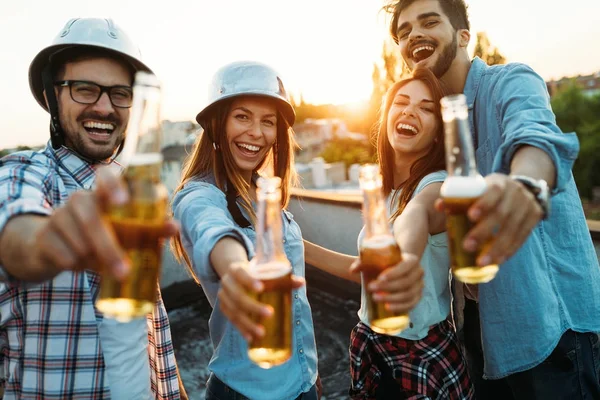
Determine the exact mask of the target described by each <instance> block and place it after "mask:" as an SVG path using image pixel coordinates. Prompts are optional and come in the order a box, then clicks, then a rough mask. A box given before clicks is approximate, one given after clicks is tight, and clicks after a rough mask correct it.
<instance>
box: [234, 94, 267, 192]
mask: <svg viewBox="0 0 600 400" xmlns="http://www.w3.org/2000/svg"><path fill="white" fill-rule="evenodd" d="M225 133H226V137H227V144H228V146H229V151H230V152H231V155H232V157H233V160H234V162H235V165H236V166H237V167H238V168H239V170H240V173H241V174H242V176H243V177H244V178H245V179H246V180H247V181H248V182H249V181H250V179H251V177H252V173H253V172H254V171H256V169H257V168H258V167H259V166H260V164H261V163H262V161H263V160H264V158H265V157H266V156H267V154H268V153H269V151H270V150H271V147H272V146H273V144H274V143H275V139H276V138H277V108H276V106H275V101H274V100H270V99H267V98H264V97H256V96H241V97H238V98H236V99H235V100H233V102H232V103H231V108H230V110H229V112H228V114H227V119H226V122H225Z"/></svg>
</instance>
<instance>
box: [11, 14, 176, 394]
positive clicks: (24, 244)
mask: <svg viewBox="0 0 600 400" xmlns="http://www.w3.org/2000/svg"><path fill="white" fill-rule="evenodd" d="M138 70H144V71H150V69H149V68H148V67H147V66H146V65H145V64H143V63H142V62H141V61H140V53H139V51H138V49H137V48H136V46H135V45H134V44H133V43H132V42H131V40H130V39H129V37H128V36H127V35H126V34H125V33H124V32H123V31H122V30H121V29H120V28H119V27H118V26H116V25H115V24H114V23H113V22H112V21H111V20H105V19H93V18H89V19H72V20H70V21H69V22H68V23H67V24H66V25H65V27H64V28H63V29H62V30H61V31H60V32H59V34H58V35H57V37H56V38H55V39H54V41H53V43H52V45H50V46H48V47H46V48H44V49H43V50H42V51H40V52H39V53H38V54H37V56H36V57H35V58H34V60H33V62H32V63H31V66H30V69H29V83H30V88H31V91H32V93H33V95H34V97H35V99H36V100H37V101H38V103H39V104H40V105H41V106H42V107H43V108H44V109H45V110H47V111H48V112H49V113H50V117H51V123H50V133H51V140H50V141H49V142H48V145H47V146H46V147H45V148H44V149H43V150H40V151H38V152H32V151H27V152H19V153H14V154H12V155H9V156H7V157H5V158H3V159H2V160H0V210H1V211H0V281H1V282H0V316H1V318H0V366H2V367H3V368H0V386H1V387H3V388H4V399H17V398H18V399H22V398H31V399H66V398H69V399H106V398H112V399H150V398H152V399H180V398H186V395H185V391H184V390H183V387H182V386H181V385H180V380H179V379H178V372H177V367H176V363H175V357H174V352H173V345H172V342H171V334H170V329H169V324H168V318H167V314H166V310H165V308H164V305H163V302H162V299H161V297H160V294H159V296H158V299H157V303H156V305H155V307H154V310H153V312H152V313H151V314H149V315H148V318H147V320H146V319H142V320H134V321H132V322H130V323H125V324H119V323H116V322H114V321H113V320H110V319H108V318H103V316H102V314H101V313H100V312H99V311H98V310H96V309H95V307H94V303H95V299H96V297H97V295H98V289H99V281H100V278H99V275H98V274H97V272H96V271H95V270H96V269H97V268H98V266H100V265H106V266H107V267H108V268H109V269H110V272H112V273H113V274H114V275H115V276H117V277H123V276H124V275H125V274H126V273H127V269H128V265H127V263H126V261H125V258H124V256H123V251H122V250H121V249H120V247H119V246H118V244H117V243H116V241H115V239H114V238H113V236H112V235H111V233H110V229H109V228H108V226H107V225H106V223H105V222H104V221H103V220H102V218H101V209H102V207H103V206H104V205H105V204H107V203H109V202H110V203H119V202H124V201H126V199H127V192H126V191H125V190H123V188H122V187H121V185H120V181H119V179H118V175H117V173H118V171H119V169H120V168H119V165H118V164H117V163H116V162H115V161H114V160H113V159H114V157H115V156H116V155H117V154H118V151H119V149H120V147H121V144H122V142H123V139H124V136H125V129H126V127H127V122H128V119H129V107H131V100H132V89H131V86H132V83H133V75H134V73H135V72H136V71H138ZM150 72H151V71H150ZM92 188H94V190H89V189H92ZM176 230H177V229H176V226H175V225H174V223H173V222H171V221H169V222H167V223H166V224H165V226H164V236H165V237H168V236H171V235H173V234H174V233H175V232H176ZM157 290H158V289H157Z"/></svg>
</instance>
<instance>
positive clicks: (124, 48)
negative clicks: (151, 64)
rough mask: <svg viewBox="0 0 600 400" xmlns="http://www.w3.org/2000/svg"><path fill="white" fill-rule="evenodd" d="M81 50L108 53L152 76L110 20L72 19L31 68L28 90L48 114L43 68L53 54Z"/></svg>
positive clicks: (125, 37)
mask: <svg viewBox="0 0 600 400" xmlns="http://www.w3.org/2000/svg"><path fill="white" fill-rule="evenodd" d="M79 46H82V47H90V48H99V49H104V50H109V51H111V52H114V53H116V54H117V55H118V56H121V57H123V58H124V59H125V60H126V61H128V62H129V63H130V64H131V65H132V66H133V68H134V70H135V71H139V70H142V71H148V72H152V71H151V70H150V68H148V67H147V66H146V64H144V63H143V62H142V61H141V53H140V51H139V49H138V47H137V46H136V45H135V44H134V43H133V42H132V41H131V39H130V38H129V36H127V34H126V33H125V32H124V31H123V30H121V28H119V27H118V26H117V25H115V23H114V22H113V21H112V20H111V19H103V18H73V19H71V20H69V22H67V24H66V25H65V27H64V28H63V29H61V31H60V32H59V33H58V35H57V36H56V37H55V38H54V40H53V41H52V44H51V45H50V46H48V47H46V48H44V49H42V50H41V51H40V52H39V53H38V54H37V55H36V56H35V58H34V59H33V61H32V62H31V65H30V66H29V87H30V89H31V92H32V93H33V96H34V97H35V99H36V100H37V102H38V103H39V104H40V105H41V106H42V107H43V108H44V110H46V111H48V106H47V105H46V101H45V100H44V94H43V92H44V85H43V81H42V72H43V71H44V68H46V67H47V66H48V65H49V64H50V61H51V60H50V58H51V56H52V55H53V54H56V53H58V52H59V51H61V50H64V49H67V48H72V47H79Z"/></svg>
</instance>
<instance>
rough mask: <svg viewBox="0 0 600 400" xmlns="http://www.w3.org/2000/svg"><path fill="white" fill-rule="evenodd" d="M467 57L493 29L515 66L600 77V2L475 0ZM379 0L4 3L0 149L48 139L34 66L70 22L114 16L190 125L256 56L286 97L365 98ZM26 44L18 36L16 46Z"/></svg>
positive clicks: (168, 103) (173, 110)
mask: <svg viewBox="0 0 600 400" xmlns="http://www.w3.org/2000/svg"><path fill="white" fill-rule="evenodd" d="M467 3H468V4H469V14H470V20H471V25H472V26H471V38H472V40H471V44H470V48H469V49H470V51H471V52H472V49H473V47H474V44H475V40H476V36H477V32H480V31H485V32H486V33H487V35H488V37H489V39H490V42H491V43H492V44H493V45H495V46H496V47H497V48H498V49H499V50H500V52H501V53H502V54H503V55H504V56H505V57H506V58H507V60H508V61H509V62H513V61H518V62H524V63H526V64H529V65H530V66H532V67H533V68H534V69H535V70H536V71H537V72H538V73H539V74H540V75H541V76H542V77H543V78H544V79H545V80H552V79H559V78H561V77H565V76H574V75H578V74H580V75H587V74H590V73H593V72H597V71H600V52H594V51H590V50H591V49H595V48H597V43H596V41H597V39H598V38H600V24H598V23H597V22H596V21H595V20H594V18H595V17H596V16H597V15H599V14H600V2H598V1H594V0H574V1H572V2H570V3H569V7H564V6H563V8H557V7H550V6H549V5H548V4H547V2H546V1H544V0H529V1H522V2H518V1H517V0H507V1H504V2H502V5H501V6H497V5H495V4H492V3H491V2H489V1H486V0H472V1H467ZM382 4H383V2H382V1H380V0H376V1H368V0H367V1H364V0H326V1H324V0H321V1H317V0H304V1H302V2H292V1H290V0H255V1H253V2H248V1H243V0H230V1H228V2H204V1H191V0H189V1H188V0H171V1H169V2H168V3H166V4H165V3H156V5H155V6H149V5H148V3H146V2H142V1H138V0H105V1H103V2H102V3H96V2H94V3H92V2H81V1H75V0H55V1H53V2H42V1H39V2H38V1H34V0H29V1H22V2H10V3H9V2H6V3H5V4H3V5H2V6H1V7H0V25H1V26H2V27H3V28H4V30H5V32H8V34H5V35H4V36H3V38H2V48H3V50H4V51H3V52H2V53H0V65H2V72H3V73H2V76H3V89H4V91H5V93H6V95H4V96H2V97H1V100H0V110H2V111H1V113H2V117H3V121H4V126H5V129H6V130H5V133H4V134H3V135H2V140H1V141H0V148H12V147H16V146H17V145H39V144H42V143H45V142H46V140H47V138H48V114H47V113H46V112H45V111H44V110H42V109H41V108H40V107H39V105H38V104H37V103H36V102H35V100H34V99H33V97H32V95H31V93H30V91H29V86H28V80H27V71H28V67H29V63H30V62H31V60H32V59H33V57H34V56H35V55H36V54H37V52H38V51H40V50H41V49H42V48H43V47H45V46H47V45H49V44H50V43H51V41H52V39H53V38H54V37H55V35H56V34H57V33H58V31H59V30H60V29H61V28H62V27H63V26H64V23H65V22H66V21H67V20H68V19H69V18H72V17H77V16H82V17H85V16H98V17H111V18H113V19H114V20H115V22H116V23H117V24H119V25H120V26H121V27H123V28H124V29H125V30H126V31H127V32H128V33H129V34H130V36H131V37H132V38H133V39H134V40H135V41H136V42H137V43H138V44H139V47H140V49H141V50H142V54H143V56H144V61H145V62H146V63H147V64H148V65H149V66H151V68H152V69H153V70H154V71H155V73H156V74H157V75H158V77H159V78H160V79H161V81H162V83H163V87H164V102H163V118H164V119H168V120H171V121H185V120H193V118H194V116H195V115H196V113H197V111H198V110H199V109H200V108H201V107H202V106H203V105H204V103H205V101H206V88H207V84H208V81H209V79H210V76H211V75H212V73H213V72H214V70H215V69H216V68H218V67H219V66H221V65H223V64H225V63H227V62H230V61H234V60H239V59H255V60H259V61H262V62H266V63H268V64H271V65H272V66H274V67H275V68H276V69H277V70H279V72H280V73H281V74H282V76H283V78H284V83H285V85H286V86H287V88H288V90H289V91H290V92H291V93H292V94H293V95H294V96H296V97H297V98H299V95H300V93H302V96H303V97H304V100H305V101H306V102H307V103H313V104H352V103H357V102H360V101H365V100H368V98H369V96H370V94H371V86H372V81H371V73H372V68H373V63H375V62H379V61H380V59H381V48H382V45H383V40H384V39H385V38H386V37H387V35H388V33H387V26H386V22H387V20H386V19H385V18H384V17H385V16H384V14H383V13H381V12H379V10H380V8H381V5H382ZM14 38H18V39H14Z"/></svg>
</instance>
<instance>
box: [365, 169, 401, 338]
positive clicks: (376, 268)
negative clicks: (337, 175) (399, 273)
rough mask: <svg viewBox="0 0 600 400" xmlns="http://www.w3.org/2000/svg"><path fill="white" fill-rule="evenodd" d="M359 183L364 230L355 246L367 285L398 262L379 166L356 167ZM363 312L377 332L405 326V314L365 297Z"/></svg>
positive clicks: (397, 249) (395, 330)
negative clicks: (365, 306)
mask: <svg viewBox="0 0 600 400" xmlns="http://www.w3.org/2000/svg"><path fill="white" fill-rule="evenodd" d="M359 183H360V188H361V191H362V193H363V218H364V223H365V233H364V236H363V238H362V240H361V243H360V245H359V253H360V254H359V257H360V263H361V265H362V269H361V274H362V284H363V285H364V286H365V287H367V286H368V285H369V283H371V282H372V281H374V280H376V279H377V277H378V276H379V274H380V273H381V272H383V271H384V270H385V269H387V268H389V267H391V266H394V265H396V264H398V263H399V262H400V261H402V255H401V253H400V246H398V243H397V242H396V239H395V238H394V235H392V233H391V230H390V226H389V221H388V215H387V211H386V204H385V200H384V198H383V192H382V191H381V174H380V173H379V166H377V165H375V164H366V165H363V166H361V167H360V170H359ZM367 312H368V316H369V324H370V326H371V329H373V330H374V331H375V332H377V333H384V334H388V335H393V334H396V333H398V332H400V331H402V330H403V329H405V328H406V327H407V326H408V323H409V318H408V314H400V313H397V312H394V311H390V310H388V309H387V308H386V306H385V303H380V302H376V301H374V300H373V297H372V295H371V294H369V295H368V296H367Z"/></svg>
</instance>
